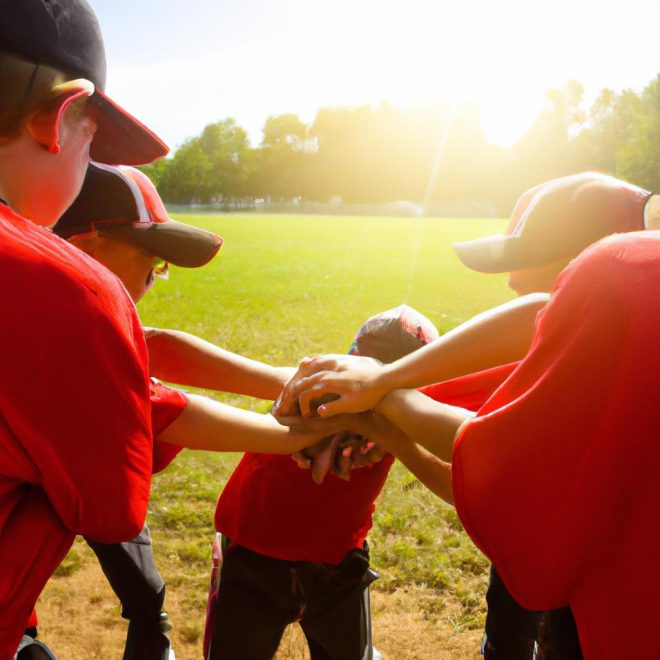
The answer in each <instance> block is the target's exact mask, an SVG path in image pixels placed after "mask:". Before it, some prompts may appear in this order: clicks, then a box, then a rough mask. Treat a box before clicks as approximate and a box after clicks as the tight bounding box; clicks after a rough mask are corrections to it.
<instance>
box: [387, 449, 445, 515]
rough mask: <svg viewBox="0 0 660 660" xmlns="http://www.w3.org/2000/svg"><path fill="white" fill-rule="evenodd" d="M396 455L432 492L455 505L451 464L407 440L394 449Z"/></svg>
mask: <svg viewBox="0 0 660 660" xmlns="http://www.w3.org/2000/svg"><path fill="white" fill-rule="evenodd" d="M393 449H394V451H393V453H394V455H395V456H396V457H397V458H398V459H399V460H400V461H401V462H402V463H403V464H404V465H405V466H406V467H407V468H408V469H409V470H410V471H411V472H412V473H413V474H414V475H415V476H416V477H417V478H418V479H419V480H420V481H421V482H422V483H423V484H424V485H425V486H426V487H427V488H428V489H429V490H430V491H431V492H432V493H435V494H436V495H437V496H438V497H440V498H442V499H443V500H444V501H445V502H448V503H449V504H453V503H454V496H453V493H452V484H451V463H447V462H445V461H442V460H440V459H439V458H438V457H437V456H434V455H433V454H431V453H430V452H428V451H427V450H426V449H424V448H423V447H420V446H419V445H418V444H416V443H415V442H413V441H412V440H410V439H406V440H404V441H403V442H400V443H398V444H397V445H396V447H394V448H393Z"/></svg>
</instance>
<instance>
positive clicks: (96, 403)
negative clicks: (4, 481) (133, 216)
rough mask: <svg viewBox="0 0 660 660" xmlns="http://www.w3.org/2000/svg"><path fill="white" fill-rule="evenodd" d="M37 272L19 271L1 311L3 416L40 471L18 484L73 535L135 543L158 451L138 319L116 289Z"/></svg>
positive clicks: (56, 273)
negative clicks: (35, 490) (40, 495)
mask: <svg viewBox="0 0 660 660" xmlns="http://www.w3.org/2000/svg"><path fill="white" fill-rule="evenodd" d="M35 270H36V269H35V268H34V267H33V266H32V267H31V268H29V269H27V268H26V269H24V270H23V271H22V272H21V269H20V264H19V268H18V272H14V273H13V276H14V280H13V281H15V282H17V283H18V284H17V286H14V287H3V296H4V297H5V298H4V300H3V306H2V309H1V310H0V317H2V321H1V322H2V327H3V342H2V344H1V345H0V360H1V361H2V370H3V378H2V380H1V382H0V409H1V410H2V415H3V418H4V422H5V424H6V426H7V428H8V429H10V432H11V434H12V435H13V437H14V438H15V442H16V443H17V444H18V445H20V447H21V449H22V451H23V452H24V453H25V455H26V456H28V457H29V460H30V461H31V463H32V468H33V469H32V470H31V471H30V474H28V475H25V474H16V475H14V476H15V477H16V478H17V479H18V480H20V481H30V482H32V483H34V484H36V485H39V486H41V488H43V490H44V491H45V493H46V496H47V497H48V499H49V501H50V503H51V505H52V507H53V509H54V511H55V512H56V514H57V516H59V518H60V520H61V521H62V523H63V525H64V526H65V527H66V528H67V529H69V530H71V531H72V532H74V533H76V534H83V535H85V536H88V537H90V538H92V539H94V540H97V541H99V542H105V543H113V542H118V541H125V540H128V539H131V538H133V537H134V536H136V535H137V534H138V533H139V531H140V530H141V528H142V526H143V523H144V518H145V516H146V510H147V504H148V499H149V488H150V479H151V468H152V450H153V447H152V434H151V418H150V417H151V416H150V402H149V380H148V376H147V372H146V363H147V362H146V361H147V357H146V347H145V345H144V338H143V336H142V331H141V328H140V325H139V320H138V319H137V314H136V312H135V309H134V307H133V305H132V303H131V302H130V300H129V298H128V295H127V294H126V292H125V291H124V289H123V288H120V287H119V285H118V283H116V282H115V281H112V282H110V283H109V287H108V289H107V290H106V289H105V288H104V287H102V286H100V285H101V284H104V282H100V283H99V287H97V288H92V287H90V285H89V282H88V281H84V280H80V281H76V279H75V278H73V277H71V276H70V275H67V274H66V273H63V272H62V271H61V270H59V269H56V268H53V267H47V266H43V272H38V273H36V274H35ZM88 270H89V269H88ZM1 271H2V269H1V268H0V275H2V272H1ZM37 275H38V276H37ZM19 313H20V314H21V320H20V321H21V322H16V318H15V315H16V314H19Z"/></svg>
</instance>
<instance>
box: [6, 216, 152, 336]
mask: <svg viewBox="0 0 660 660" xmlns="http://www.w3.org/2000/svg"><path fill="white" fill-rule="evenodd" d="M0 281H2V282H4V283H7V284H9V283H10V285H5V286H3V302H4V303H5V304H4V305H2V306H0V317H2V318H3V327H5V328H6V329H7V328H8V326H12V327H16V328H18V327H19V326H22V327H23V328H24V331H25V332H27V333H28V334H34V333H35V332H37V329H38V328H41V329H40V330H38V333H39V334H50V335H51V336H56V335H60V336H70V335H73V336H81V334H83V333H90V332H94V333H95V334H102V333H104V331H106V330H108V329H109V330H110V331H111V332H113V333H115V332H117V331H119V334H121V335H123V336H124V337H125V338H126V340H128V341H129V342H131V343H132V342H133V341H134V339H135V337H136V335H137V334H138V328H139V322H138V320H137V314H136V312H135V308H134V305H133V303H132V302H131V300H130V298H129V296H128V294H127V293H126V291H125V289H124V287H123V286H122V285H121V283H120V282H119V280H117V278H116V277H114V275H112V274H111V273H110V271H108V270H107V269H105V268H104V267H103V266H101V265H99V264H97V263H96V262H95V261H94V260H92V259H90V258H89V257H88V256H87V255H85V254H84V253H82V252H81V251H80V250H78V249H77V248H74V247H73V246H71V245H69V244H68V243H67V242H66V241H63V240H62V239H60V238H58V237H57V236H54V235H53V234H51V233H50V232H48V231H46V230H44V229H43V228H41V227H38V226H36V225H34V224H32V223H31V222H29V221H27V220H25V219H24V218H21V217H20V216H17V215H15V214H13V213H11V212H10V211H7V210H4V209H3V210H1V211H0ZM12 319H13V320H14V321H15V320H19V319H20V321H21V323H19V324H16V323H12V322H11V321H12ZM140 332H141V331H140Z"/></svg>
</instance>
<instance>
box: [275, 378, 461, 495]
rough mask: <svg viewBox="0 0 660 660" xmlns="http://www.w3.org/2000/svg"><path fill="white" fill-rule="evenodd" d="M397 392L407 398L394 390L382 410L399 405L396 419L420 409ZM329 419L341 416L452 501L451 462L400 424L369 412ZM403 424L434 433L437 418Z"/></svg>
mask: <svg viewBox="0 0 660 660" xmlns="http://www.w3.org/2000/svg"><path fill="white" fill-rule="evenodd" d="M410 394H415V395H416V394H418V393H417V392H412V391H411V392H410ZM400 395H405V397H408V393H403V392H401V391H400V390H397V391H396V392H393V393H392V395H389V396H388V397H386V399H385V401H384V402H383V404H381V406H382V407H383V409H387V408H388V407H389V406H390V405H391V406H392V408H395V407H396V408H400V414H399V413H392V416H393V417H397V418H405V417H407V416H408V415H410V414H411V413H412V414H415V413H419V410H417V411H415V410H414V406H409V405H401V401H397V397H399V396H400ZM419 396H423V395H419ZM413 398H414V397H413ZM424 398H426V397H424ZM429 401H430V399H429ZM431 403H435V402H431ZM439 405H441V404H437V403H435V406H439ZM445 408H450V406H445ZM390 412H392V411H390ZM298 419H300V418H298ZM332 419H336V420H340V419H341V420H342V422H341V424H342V426H349V427H350V428H351V430H352V431H353V432H354V433H358V434H359V435H360V436H363V437H365V438H369V439H370V440H372V441H374V442H377V443H378V444H379V445H382V446H383V447H385V448H386V449H387V450H388V451H390V452H391V453H392V454H394V455H395V456H396V457H397V458H398V459H399V460H400V461H401V462H402V463H403V464H404V465H405V466H406V467H407V468H408V469H409V470H410V471H411V472H412V473H413V474H414V475H415V476H416V477H417V478H418V479H419V480H420V481H421V482H422V483H423V484H424V485H425V486H426V487H427V488H428V489H429V490H430V491H431V492H433V493H435V494H436V495H437V496H438V497H441V498H442V499H443V500H445V501H446V502H449V503H450V504H453V494H452V484H451V464H450V463H449V462H447V461H444V460H442V459H440V458H438V457H437V456H435V455H434V454H432V453H431V452H429V451H427V450H426V449H424V448H423V447H422V446H420V444H418V443H417V442H415V441H414V440H413V439H412V438H411V437H410V436H408V435H406V433H405V432H404V431H403V429H402V428H401V427H399V426H397V425H396V424H394V423H393V422H392V421H391V420H390V419H389V418H388V417H386V416H385V415H384V414H382V413H380V412H373V411H370V412H366V413H361V414H358V415H341V416H337V417H333V418H332ZM462 419H463V417H456V416H455V415H453V416H452V420H453V421H454V422H456V423H457V424H459V425H460V422H461V420H462ZM344 420H346V421H344ZM425 422H435V424H431V425H430V428H429V427H427V426H424V423H425ZM287 423H289V424H296V423H298V422H297V421H294V420H293V419H292V418H289V420H287ZM406 426H407V427H408V428H409V429H411V430H413V431H414V432H415V433H422V434H423V435H424V436H428V435H433V434H434V433H436V432H437V428H436V427H437V419H435V420H422V422H421V423H420V422H419V421H416V422H413V423H408V424H406ZM453 427H454V425H453V423H452V424H449V425H448V426H447V435H448V436H449V435H451V442H453V435H452V429H453Z"/></svg>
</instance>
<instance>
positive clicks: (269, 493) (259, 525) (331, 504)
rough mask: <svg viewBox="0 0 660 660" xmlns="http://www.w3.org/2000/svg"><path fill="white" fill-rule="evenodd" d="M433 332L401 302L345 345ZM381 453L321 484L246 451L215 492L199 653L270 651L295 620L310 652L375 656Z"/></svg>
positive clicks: (373, 344)
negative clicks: (215, 588)
mask: <svg viewBox="0 0 660 660" xmlns="http://www.w3.org/2000/svg"><path fill="white" fill-rule="evenodd" d="M437 336H438V333H437V330H436V329H435V327H434V326H433V324H432V323H431V322H430V321H429V320H428V319H427V318H426V317H424V316H422V315H421V314H419V313H418V312H416V311H415V310H413V309H411V308H410V307H407V306H405V305H402V306H401V307H397V308H396V309H393V310H389V311H388V312H384V313H382V314H379V315H377V316H374V317H372V318H370V319H369V320H368V321H367V322H366V323H365V324H364V325H363V326H362V328H361V329H360V331H359V332H358V334H357V336H356V338H355V341H354V343H353V346H352V347H351V352H352V353H358V352H359V353H360V354H363V355H369V356H371V357H374V358H379V359H382V360H385V361H392V360H394V359H396V358H398V357H400V356H402V355H405V354H407V353H409V352H411V351H413V350H416V349H417V348H419V347H421V346H423V345H425V344H428V343H430V342H431V341H433V340H435V339H436V338H437ZM392 461H393V458H392V456H390V455H387V456H385V457H384V458H383V459H382V460H381V461H380V462H377V463H375V464H374V465H373V467H371V468H370V469H369V468H364V469H358V470H353V471H352V473H351V478H350V480H349V481H345V480H343V479H340V478H339V477H337V476H335V475H329V476H328V477H327V478H326V479H325V481H324V482H323V484H322V485H317V484H315V483H313V482H312V480H311V479H310V478H309V473H306V472H305V471H302V470H300V469H299V468H298V467H297V466H296V465H295V463H294V462H293V461H291V459H290V458H289V457H285V456H276V455H267V454H263V455H257V454H246V455H245V456H244V457H243V459H242V460H241V462H240V464H239V465H238V466H237V468H236V469H235V471H234V473H233V474H232V476H231V478H230V479H229V481H228V482H227V485H226V486H225V488H224V489H223V491H222V494H221V495H220V499H219V500H218V504H217V507H216V515H215V524H216V529H217V530H218V531H219V532H221V533H222V535H223V539H224V541H223V551H224V558H223V561H222V568H221V572H220V573H221V574H220V585H219V593H218V597H217V604H216V607H215V612H211V614H210V616H209V618H208V619H207V631H206V642H207V646H209V647H210V650H209V648H205V657H207V658H209V659H213V660H220V659H222V658H227V659H229V658H251V659H253V660H258V659H259V658H263V659H264V660H266V659H267V658H271V657H272V656H273V655H274V653H275V651H276V649H277V647H278V645H279V642H280V639H281V636H282V634H283V632H284V629H285V628H286V626H287V625H288V624H289V623H291V622H292V621H299V623H300V625H301V627H302V630H303V632H304V633H305V637H306V638H307V643H308V645H309V649H310V654H311V657H312V658H313V659H314V660H320V659H324V658H334V659H335V660H340V659H341V660H351V659H356V660H359V659H362V658H365V659H367V658H377V657H380V655H379V654H378V652H377V651H375V649H373V645H372V636H371V615H370V608H369V594H368V586H369V584H370V583H371V582H372V581H373V580H375V579H376V578H377V577H378V576H377V574H376V573H374V572H373V571H372V570H371V569H370V568H369V551H368V547H367V543H366V537H367V534H368V532H369V529H370V527H371V518H372V515H373V511H374V502H375V500H376V498H377V497H378V495H379V493H380V491H381V489H382V487H383V485H384V483H385V479H386V478H387V474H388V472H389V469H390V467H391V465H392Z"/></svg>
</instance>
